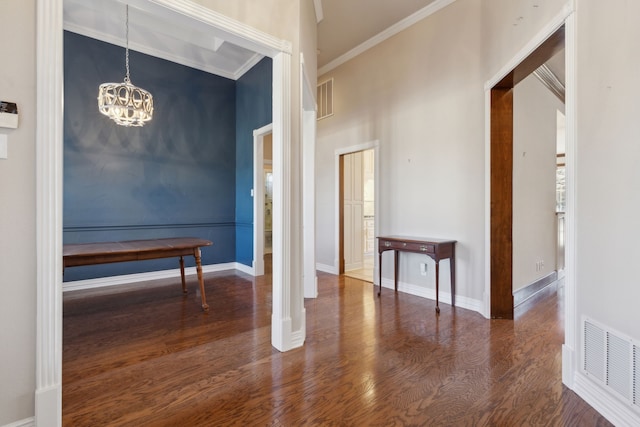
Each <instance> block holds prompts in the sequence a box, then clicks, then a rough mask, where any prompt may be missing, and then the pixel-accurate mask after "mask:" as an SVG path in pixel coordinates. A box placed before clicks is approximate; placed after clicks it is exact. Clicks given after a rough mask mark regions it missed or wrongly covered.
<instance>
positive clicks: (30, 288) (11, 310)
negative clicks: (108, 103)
mask: <svg viewBox="0 0 640 427" xmlns="http://www.w3.org/2000/svg"><path fill="white" fill-rule="evenodd" d="M0 28H2V32H3V34H4V36H3V37H0V63H1V64H2V65H1V66H0V100H3V101H13V102H16V103H17V104H18V109H19V113H20V123H19V127H18V129H15V130H13V129H5V128H0V134H4V135H7V136H8V139H9V142H8V149H9V158H8V159H7V160H0V254H1V256H0V290H1V291H2V298H0V325H1V326H0V343H1V344H0V345H1V346H2V350H0V425H5V424H8V423H10V422H13V421H16V420H21V419H25V418H28V417H32V416H33V413H34V390H35V371H34V367H35V347H36V344H35V333H36V326H35V323H36V322H35V321H36V316H35V306H36V267H35V262H36V260H35V252H36V237H35V232H36V230H35V226H36V223H35V221H36V220H35V207H36V199H35V192H36V184H35V176H36V173H35V170H36V169H35V164H36V155H35V118H36V111H35V105H36V104H35V94H36V90H35V82H36V76H35V71H36V68H35V67H36V65H35V51H36V43H35V28H36V14H35V1H34V0H5V1H2V2H0Z"/></svg>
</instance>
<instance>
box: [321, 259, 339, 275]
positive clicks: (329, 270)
mask: <svg viewBox="0 0 640 427" xmlns="http://www.w3.org/2000/svg"><path fill="white" fill-rule="evenodd" d="M316 270H318V271H322V272H323V273H329V274H335V275H337V274H338V267H334V266H333V265H328V264H320V263H319V262H317V263H316Z"/></svg>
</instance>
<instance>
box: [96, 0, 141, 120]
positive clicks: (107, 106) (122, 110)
mask: <svg viewBox="0 0 640 427" xmlns="http://www.w3.org/2000/svg"><path fill="white" fill-rule="evenodd" d="M126 16H127V17H126V29H127V33H126V42H127V44H126V51H125V52H126V53H125V66H126V72H127V74H126V75H125V77H124V82H122V83H103V84H101V85H100V88H99V89H98V108H99V109H100V112H101V113H102V114H104V115H105V116H107V117H109V118H110V119H111V120H113V121H114V122H116V123H117V124H119V125H120V126H144V124H145V123H146V122H148V121H149V120H151V117H152V116H153V97H152V96H151V94H150V93H149V92H148V91H146V90H144V89H142V88H139V87H137V86H134V85H133V84H132V83H131V79H130V77H129V5H127V12H126Z"/></svg>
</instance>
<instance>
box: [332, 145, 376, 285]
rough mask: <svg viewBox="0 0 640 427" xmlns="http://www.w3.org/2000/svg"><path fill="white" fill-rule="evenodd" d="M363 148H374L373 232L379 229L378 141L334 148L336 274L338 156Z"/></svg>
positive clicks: (338, 196) (336, 246) (338, 212)
mask: <svg viewBox="0 0 640 427" xmlns="http://www.w3.org/2000/svg"><path fill="white" fill-rule="evenodd" d="M365 150H374V159H373V163H374V177H373V179H374V181H375V183H376V185H374V187H373V188H374V190H373V191H374V199H375V200H374V202H373V204H374V210H375V213H374V217H373V218H374V219H373V234H374V236H377V233H378V230H379V229H380V228H379V227H380V214H379V213H380V194H382V192H381V191H380V185H378V180H379V176H380V141H379V140H377V139H374V140H373V141H369V142H364V143H362V144H356V145H351V146H349V147H341V148H336V150H335V165H334V173H335V190H334V194H335V217H334V218H335V229H334V236H335V240H334V242H335V246H334V251H335V252H334V253H335V256H336V258H335V266H334V269H335V270H334V271H335V273H334V274H338V272H339V271H340V260H339V259H338V254H340V156H343V155H345V154H351V153H357V152H359V151H365ZM378 268H379V266H378V258H377V257H374V265H373V276H374V277H373V283H374V284H378Z"/></svg>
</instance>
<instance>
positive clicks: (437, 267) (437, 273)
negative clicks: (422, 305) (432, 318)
mask: <svg viewBox="0 0 640 427" xmlns="http://www.w3.org/2000/svg"><path fill="white" fill-rule="evenodd" d="M439 295H440V262H438V261H436V313H438V314H440V305H439V304H438V296H439Z"/></svg>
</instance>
